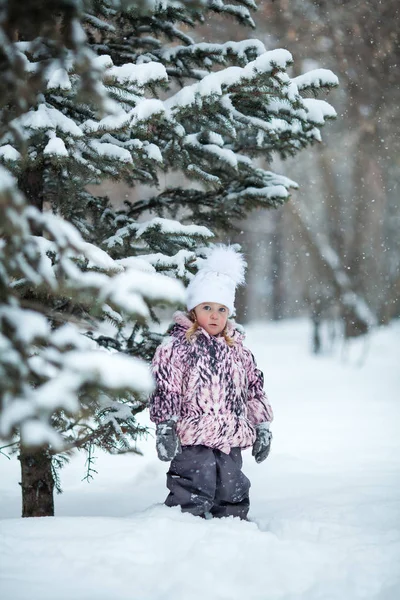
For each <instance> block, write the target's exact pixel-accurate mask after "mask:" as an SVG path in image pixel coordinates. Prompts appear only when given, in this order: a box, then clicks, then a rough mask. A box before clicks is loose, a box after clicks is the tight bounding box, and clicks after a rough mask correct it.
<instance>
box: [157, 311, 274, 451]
mask: <svg viewBox="0 0 400 600" xmlns="http://www.w3.org/2000/svg"><path fill="white" fill-rule="evenodd" d="M174 318H175V325H174V327H173V329H172V331H171V334H170V337H169V338H167V339H166V340H165V341H164V343H163V344H161V345H160V346H159V347H158V348H157V351H156V354H155V356H154V359H153V375H154V377H155V380H156V389H155V391H154V392H153V394H152V396H151V398H150V418H151V420H152V421H153V422H155V423H161V422H162V421H167V420H169V419H175V420H176V421H177V432H178V435H179V438H180V441H181V444H182V445H188V446H192V445H198V444H202V445H204V446H208V447H209V448H216V449H218V450H221V451H222V452H225V453H226V454H229V452H230V450H231V448H235V447H236V448H237V447H239V448H247V447H249V446H251V445H252V444H253V443H254V441H255V427H254V426H255V425H258V424H259V423H264V422H266V421H272V419H273V413H272V409H271V406H270V405H269V403H268V400H267V397H266V395H265V393H264V390H263V383H264V378H263V374H262V372H261V371H259V370H258V369H257V367H256V364H255V361H254V357H253V355H252V354H251V352H250V350H248V349H247V348H245V347H244V346H243V339H244V336H243V335H242V334H240V333H239V331H238V330H237V329H235V327H234V325H233V324H232V323H231V322H229V321H228V325H227V327H228V329H227V333H228V335H229V336H230V337H232V338H233V339H234V340H235V342H236V343H235V345H234V346H228V344H227V343H226V342H225V339H224V338H223V337H222V336H213V335H210V334H208V333H207V332H206V331H205V330H204V329H203V328H202V327H199V329H198V330H197V331H196V333H195V334H194V335H195V340H192V341H190V342H189V341H187V340H186V337H185V333H186V331H187V329H189V327H191V326H192V322H191V321H190V320H189V319H188V318H187V316H186V315H185V314H184V313H181V312H178V313H175V315H174Z"/></svg>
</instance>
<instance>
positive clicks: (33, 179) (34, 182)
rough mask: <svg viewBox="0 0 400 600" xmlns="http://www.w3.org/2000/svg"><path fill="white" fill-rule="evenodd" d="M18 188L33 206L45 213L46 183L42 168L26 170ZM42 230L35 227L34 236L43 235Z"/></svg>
mask: <svg viewBox="0 0 400 600" xmlns="http://www.w3.org/2000/svg"><path fill="white" fill-rule="evenodd" d="M18 187H19V189H20V190H21V191H22V192H23V193H24V194H25V197H26V199H27V201H28V202H29V204H30V205H31V206H35V208H37V209H38V210H40V212H43V203H44V181H43V171H42V169H40V168H38V167H37V168H33V169H26V170H25V171H24V172H23V173H22V174H21V175H20V177H19V178H18ZM42 233H43V231H42V228H41V227H39V226H36V227H34V229H33V234H34V235H42Z"/></svg>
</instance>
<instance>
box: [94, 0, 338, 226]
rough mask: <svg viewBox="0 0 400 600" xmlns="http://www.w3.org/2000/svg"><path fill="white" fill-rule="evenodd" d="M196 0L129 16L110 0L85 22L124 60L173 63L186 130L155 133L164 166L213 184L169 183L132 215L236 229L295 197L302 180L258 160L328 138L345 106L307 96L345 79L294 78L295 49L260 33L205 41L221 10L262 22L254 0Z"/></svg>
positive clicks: (175, 117)
mask: <svg viewBox="0 0 400 600" xmlns="http://www.w3.org/2000/svg"><path fill="white" fill-rule="evenodd" d="M188 4H190V10H189V9H188V8H187V7H184V6H182V3H177V4H176V3H174V2H156V3H154V7H153V10H152V11H151V12H148V13H139V12H138V11H137V10H134V9H127V10H125V11H124V12H123V13H121V12H118V11H115V9H114V4H113V2H112V0H101V1H99V2H97V3H96V4H95V8H96V10H92V11H88V13H87V14H86V15H85V19H86V22H87V23H89V24H90V27H89V32H90V33H91V36H90V42H91V47H92V49H93V50H94V51H95V52H96V53H98V54H104V53H106V54H107V55H109V56H111V57H112V60H113V61H114V63H115V64H116V65H122V64H123V63H124V62H126V61H127V60H129V61H132V62H134V63H135V64H137V65H142V66H146V67H149V66H150V65H153V64H154V63H158V64H160V65H163V66H164V67H165V70H166V73H167V76H168V82H167V89H168V92H167V93H168V99H167V100H166V102H165V106H166V108H167V109H168V118H169V120H170V122H172V123H173V124H174V131H177V132H180V136H179V135H178V136H177V137H174V138H173V139H170V137H167V138H166V139H162V138H160V137H158V132H156V131H151V132H150V136H151V139H152V140H153V141H154V142H156V143H157V145H158V147H159V148H160V151H161V154H162V157H163V164H162V166H163V168H164V169H171V170H175V171H177V170H178V171H181V172H182V173H183V174H184V175H185V176H186V177H187V178H189V179H192V180H197V181H198V182H200V183H202V184H204V185H203V187H202V189H200V190H199V189H193V188H191V187H189V186H186V187H182V186H178V187H176V188H173V189H167V190H162V192H161V193H160V194H159V195H158V196H155V197H153V198H152V199H150V200H149V201H147V202H146V203H139V204H135V205H134V206H132V207H130V210H128V215H129V216H130V217H132V218H133V219H134V220H136V219H137V218H138V216H139V215H140V213H141V211H143V210H150V211H152V212H156V213H157V214H158V216H169V215H171V214H175V215H177V214H179V215H180V218H181V220H182V219H183V220H184V221H185V220H188V221H190V222H193V221H194V222H196V223H198V224H204V225H206V226H209V227H211V228H213V229H229V228H231V227H232V223H233V222H234V221H235V220H236V221H237V220H238V219H240V218H244V217H245V215H246V213H247V212H248V211H249V210H251V209H252V208H255V207H258V206H263V207H276V206H278V205H279V204H281V203H283V202H284V201H286V200H287V199H288V197H289V189H290V187H292V186H295V185H296V184H295V183H294V182H293V181H291V180H290V179H288V178H286V177H283V176H279V175H277V174H274V173H272V172H270V171H268V170H266V169H264V168H261V167H260V164H259V161H257V160H256V159H257V158H262V159H264V161H267V162H270V159H271V157H272V155H273V154H274V153H278V154H279V155H280V156H281V157H286V156H288V155H293V154H295V153H296V152H298V151H300V150H301V149H302V148H304V147H305V146H307V145H308V144H311V143H314V142H315V141H319V140H320V132H319V127H320V126H322V125H323V124H324V123H325V121H326V120H327V119H330V118H333V117H334V116H335V111H334V110H333V108H332V107H331V106H330V105H329V104H327V103H326V102H325V101H323V100H318V99H316V98H315V97H314V98H309V97H304V96H305V95H306V96H310V93H311V95H313V94H314V96H315V95H317V94H318V93H319V92H320V91H321V90H328V89H329V88H330V87H332V86H336V85H337V78H336V76H335V75H333V74H332V72H330V71H328V70H325V69H317V70H315V71H311V72H309V73H306V74H304V75H302V76H300V77H296V78H293V79H291V78H290V77H289V74H288V69H289V68H290V65H291V63H292V57H291V55H290V53H289V52H287V51H286V50H275V51H272V52H266V51H265V47H264V45H263V44H262V42H261V41H260V40H257V39H248V40H244V41H241V42H227V43H223V44H220V43H212V42H210V43H209V42H203V41H202V42H197V41H196V37H195V35H194V36H191V35H189V34H190V29H195V28H196V26H197V25H198V24H201V23H203V22H204V21H205V20H206V19H208V18H209V19H211V18H212V17H213V16H214V15H216V14H220V15H224V16H229V17H230V18H234V19H237V20H238V21H239V23H240V24H242V25H247V26H250V27H252V26H254V22H253V19H252V16H251V13H250V11H251V10H253V9H255V8H256V4H255V3H254V2H253V1H252V0H243V1H237V2H236V3H235V4H232V3H225V2H223V1H222V0H221V1H219V2H215V1H214V0H212V1H211V0H205V1H204V2H202V3H201V5H202V6H201V7H200V8H199V9H198V10H196V8H193V4H192V3H188ZM181 87H182V88H183V89H179V88H181ZM176 123H178V124H179V126H180V129H176ZM196 187H197V188H198V186H196Z"/></svg>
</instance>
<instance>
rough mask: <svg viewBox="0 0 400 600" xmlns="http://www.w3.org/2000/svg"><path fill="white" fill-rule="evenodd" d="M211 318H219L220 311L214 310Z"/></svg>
mask: <svg viewBox="0 0 400 600" xmlns="http://www.w3.org/2000/svg"><path fill="white" fill-rule="evenodd" d="M211 318H212V319H214V320H215V319H218V313H217V312H216V311H214V312H212V313H211Z"/></svg>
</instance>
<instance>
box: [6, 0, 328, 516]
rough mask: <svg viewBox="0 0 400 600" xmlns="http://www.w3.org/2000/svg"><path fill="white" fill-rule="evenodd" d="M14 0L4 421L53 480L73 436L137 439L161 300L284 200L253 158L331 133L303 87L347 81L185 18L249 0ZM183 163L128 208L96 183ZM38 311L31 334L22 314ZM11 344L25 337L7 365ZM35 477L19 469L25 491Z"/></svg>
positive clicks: (170, 298)
mask: <svg viewBox="0 0 400 600" xmlns="http://www.w3.org/2000/svg"><path fill="white" fill-rule="evenodd" d="M3 4H4V6H3V12H2V16H1V20H0V26H1V29H0V34H1V36H2V39H3V40H4V41H5V45H4V49H3V51H2V53H3V55H2V59H3V60H2V65H3V75H5V76H6V77H8V78H9V80H10V87H9V89H8V90H7V92H6V93H5V94H4V95H3V96H1V98H0V102H1V105H0V108H1V111H2V129H1V132H0V133H1V135H0V160H1V162H3V165H4V167H5V168H7V169H8V170H9V171H11V172H12V173H13V175H14V180H12V179H7V177H9V176H8V175H7V176H5V178H4V180H5V181H8V183H7V185H6V186H5V187H4V186H3V192H2V196H1V198H2V204H1V206H2V210H3V215H4V221H2V222H3V223H4V225H3V230H2V235H3V239H4V240H6V241H7V244H5V245H4V246H2V247H1V251H2V252H3V255H2V256H1V258H2V262H3V265H4V268H3V270H2V273H4V281H2V296H3V297H2V299H1V302H2V311H3V309H4V310H5V313H3V316H2V320H1V330H0V333H1V341H2V347H3V348H4V349H5V352H3V353H2V358H1V361H0V365H1V368H2V369H3V370H4V373H7V381H9V382H10V385H9V387H8V388H7V389H5V390H4V391H3V390H2V421H1V428H2V430H1V431H2V435H3V436H5V437H6V438H8V439H9V440H10V443H12V442H13V441H14V440H16V441H18V439H19V437H18V436H20V435H22V444H23V448H28V454H29V457H30V458H31V456H32V451H31V448H32V447H37V448H39V450H38V451H37V452H36V457H38V456H40V460H41V461H42V463H43V464H44V467H43V468H44V472H46V473H47V474H44V475H43V476H41V478H39V479H40V481H42V482H43V481H46V482H47V483H46V486H47V488H48V497H50V496H52V485H53V483H54V480H53V478H52V476H51V473H50V474H49V468H50V467H51V465H52V464H53V465H54V464H55V463H56V462H57V460H58V462H60V461H61V460H62V455H61V457H60V456H59V458H58V459H57V458H55V457H57V456H58V455H59V453H60V452H69V451H71V450H72V449H74V448H82V449H85V450H87V451H88V452H89V453H90V452H91V450H92V448H93V446H96V445H97V446H100V447H102V448H105V449H107V450H109V451H119V450H129V449H132V447H133V446H132V441H134V440H135V438H136V436H137V435H138V433H140V428H138V426H137V423H136V421H135V418H134V415H135V413H136V412H137V411H138V410H140V409H141V408H142V406H143V399H144V395H145V393H146V392H148V390H149V387H150V384H145V383H144V382H145V381H146V377H145V376H144V375H143V371H142V370H141V368H142V367H141V365H140V364H138V363H131V364H132V365H133V364H135V366H134V367H133V366H131V367H129V366H128V363H126V362H125V361H126V360H128V359H127V356H126V355H127V354H128V355H129V354H130V355H132V356H134V357H141V358H145V359H147V360H148V359H149V358H150V357H151V354H152V351H153V350H154V347H155V345H156V343H157V336H155V335H154V334H153V333H151V331H150V329H149V324H150V323H151V320H152V319H154V318H155V314H154V310H153V307H154V306H155V305H156V304H157V303H159V302H164V303H168V302H170V303H174V302H175V303H176V302H179V301H181V300H182V298H183V296H182V287H179V285H178V283H177V282H176V281H175V280H176V279H177V278H178V279H181V280H183V281H187V280H188V279H189V278H190V277H191V273H190V271H191V270H192V269H193V265H194V264H195V258H196V255H197V254H198V253H199V252H201V248H202V247H204V246H205V245H207V244H208V243H209V241H210V240H211V239H212V237H213V235H214V233H215V232H217V231H221V230H223V229H226V228H229V227H230V226H232V223H233V221H234V220H237V219H239V218H243V217H244V216H245V214H246V213H247V212H248V211H249V210H251V209H252V208H254V207H257V206H264V207H274V206H277V205H279V204H280V203H282V202H284V201H286V200H287V198H288V197H289V189H290V187H292V186H294V185H296V184H295V183H294V182H292V181H291V180H290V179H288V178H287V177H284V176H281V175H276V174H274V173H272V172H270V171H268V170H265V169H263V168H261V167H260V166H259V165H258V163H257V159H258V158H259V157H263V158H266V159H267V160H269V159H270V158H271V156H272V154H273V153H274V152H276V153H278V154H279V155H280V156H283V157H285V156H288V155H292V154H295V153H296V152H298V151H299V150H301V149H302V148H303V147H305V146H306V145H308V144H310V143H313V142H315V141H318V140H319V139H320V132H319V127H320V126H322V125H323V124H324V123H325V121H326V120H327V119H329V118H333V117H334V116H335V112H334V110H333V109H332V107H331V106H330V105H329V104H327V103H326V102H325V101H323V100H318V99H316V98H313V99H311V98H304V97H303V95H302V93H303V92H304V91H307V92H308V91H309V90H311V91H313V92H315V93H317V92H318V91H319V90H320V89H324V88H329V87H332V86H334V85H336V84H337V80H336V77H335V76H334V75H333V74H332V73H331V72H330V71H325V70H322V69H320V70H318V71H314V72H311V73H308V74H306V75H303V76H300V77H297V78H294V79H291V78H290V76H289V74H288V68H289V67H290V64H291V62H292V57H291V55H290V53H289V52H288V51H286V50H276V51H272V52H266V51H265V48H264V46H263V44H262V43H261V42H260V41H259V40H246V41H244V42H237V43H234V42H229V43H227V44H218V43H197V42H196V41H195V39H194V38H192V37H190V35H189V34H188V32H187V30H188V29H190V28H195V26H196V25H197V24H198V23H201V22H202V21H203V20H204V18H205V16H207V15H208V14H211V15H212V14H215V13H220V14H227V15H229V16H230V17H233V18H235V19H237V20H238V22H239V23H241V24H243V25H248V26H250V27H251V26H253V20H252V17H251V15H250V9H254V8H255V5H254V4H253V2H252V1H251V0H243V1H238V2H237V3H236V4H235V5H231V4H225V3H224V2H222V1H221V2H215V1H211V0H207V1H205V2H200V3H185V2H168V1H167V2H155V3H147V2H143V3H141V4H140V5H134V4H133V3H131V2H129V1H128V2H124V3H119V2H117V1H116V0H95V1H93V2H85V3H83V7H84V11H83V12H80V10H81V9H80V6H81V5H80V4H79V5H78V3H76V4H75V3H64V2H62V0H45V1H44V2H43V3H42V4H41V5H40V7H39V8H38V7H37V6H36V4H35V2H33V0H32V1H29V2H28V3H27V8H26V11H25V13H24V16H23V17H19V15H18V12H17V11H16V6H15V4H16V3H15V2H13V1H11V0H9V1H8V2H5V3H3ZM49 15H56V16H55V17H54V18H53V17H51V16H50V17H49ZM21 91H23V94H22V95H21ZM307 95H308V94H307ZM161 98H163V99H161ZM172 170H173V171H180V172H181V173H182V174H183V175H185V176H186V177H187V178H189V179H192V180H195V181H196V182H197V183H200V184H201V186H199V185H197V189H196V190H194V189H192V188H191V187H182V186H179V187H175V188H171V189H167V190H162V191H161V192H160V193H159V194H158V195H154V197H153V198H151V199H150V200H147V201H144V200H143V201H139V202H135V203H132V204H129V203H126V205H125V206H124V207H120V208H117V209H116V208H114V207H113V205H112V203H111V202H110V200H109V199H108V198H104V197H97V196H95V195H94V194H93V193H90V192H89V191H88V186H89V185H90V184H96V183H101V181H104V180H107V179H114V180H116V181H124V182H126V183H127V184H129V185H135V183H138V182H140V183H146V184H150V185H153V186H154V187H156V186H157V185H158V174H159V172H162V171H165V172H167V171H172ZM15 181H16V182H17V186H18V189H16V187H15V183H14V182H15ZM198 188H200V189H198ZM91 189H93V188H91ZM21 193H22V194H23V195H21ZM18 211H19V214H20V216H19V217H17V218H14V216H13V215H14V214H17V213H18ZM19 219H22V220H21V222H20V224H19V225H18V227H17V231H15V227H16V222H17V221H18V220H19ZM13 244H14V245H15V244H17V246H18V248H17V247H16V248H15V249H13ZM13 257H14V259H13ZM15 257H18V258H17V262H16V263H15ZM13 260H14V262H13ZM35 265H36V266H35ZM37 265H39V266H40V268H38V267H37ZM162 274H163V275H164V277H163V275H162ZM34 275H35V276H36V277H35V276H34ZM165 275H166V276H167V277H165ZM160 277H163V279H162V282H161V280H160V279H159V278H160ZM14 309H15V310H17V311H18V314H17V313H15V314H13V315H12V316H11V317H10V316H7V314H11V313H10V310H14ZM7 311H8V312H7ZM29 311H30V312H29ZM4 315H5V316H4ZM29 319H30V321H29ZM29 322H30V323H32V326H31V327H29V326H28V331H29V332H30V337H29V336H28V337H27V338H26V337H25V338H24V335H25V334H23V333H21V331H22V330H23V329H24V327H20V326H19V323H21V324H22V323H29ZM24 339H25V341H26V342H27V343H26V344H24ZM22 344H24V346H23V351H22V349H21V348H22V346H21V345H22ZM7 348H13V349H17V352H19V354H16V355H15V360H14V362H13V363H12V365H11V366H9V364H8V362H7V361H8V360H9V359H8V350H7ZM18 349H19V350H18ZM130 360H132V358H130ZM14 363H15V364H14ZM105 365H107V367H106V366H105ZM128 372H129V374H128ZM18 381H19V382H23V392H21V391H20V390H19V389H18V386H19V384H18V383H17V382H18ZM28 425H29V427H28V433H27V434H26V435H25V438H24V431H25V430H26V427H27V426H28ZM29 428H30V429H29ZM35 428H36V429H35ZM14 436H17V437H14ZM24 440H25V441H24ZM21 456H22V463H23V464H24V460H23V458H24V455H23V452H21ZM25 462H26V463H28V462H29V461H25ZM39 462H40V461H39V460H37V464H38V463H39ZM42 463H41V464H42ZM37 468H38V467H37ZM46 470H47V471H46ZM28 475H29V476H30V474H28ZM28 475H27V476H28ZM37 481H38V479H37V478H36V483H35V482H33V483H32V482H29V483H27V484H26V485H25V483H24V481H23V493H26V494H27V493H28V489H31V490H36V491H37V489H38V485H39V484H38V483H37ZM52 482H53V483H52ZM41 510H42V507H40V506H39V507H38V512H37V513H35V514H43V513H46V514H51V512H52V509H51V507H50V508H45V509H43V510H42V512H40V511H41ZM28 513H29V510H27V511H26V514H28Z"/></svg>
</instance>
